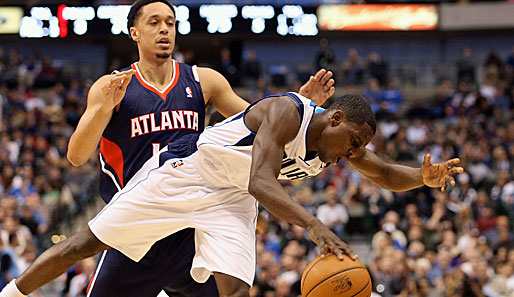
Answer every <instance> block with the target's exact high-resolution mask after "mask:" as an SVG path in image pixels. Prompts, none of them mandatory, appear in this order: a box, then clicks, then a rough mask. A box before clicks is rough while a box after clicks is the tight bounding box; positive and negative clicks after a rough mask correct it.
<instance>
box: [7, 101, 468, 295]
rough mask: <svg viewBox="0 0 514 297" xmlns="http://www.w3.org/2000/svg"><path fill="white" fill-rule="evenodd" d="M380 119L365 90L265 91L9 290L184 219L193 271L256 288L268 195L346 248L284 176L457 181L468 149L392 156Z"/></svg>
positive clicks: (143, 179)
mask: <svg viewBox="0 0 514 297" xmlns="http://www.w3.org/2000/svg"><path fill="white" fill-rule="evenodd" d="M375 129H376V123H375V119H374V116H373V112H372V110H371V107H370V106H369V104H368V103H367V102H366V100H365V99H364V98H363V97H362V96H357V95H345V96H343V97H340V98H338V99H336V100H335V101H334V102H333V103H332V105H331V106H330V107H329V108H328V109H327V110H319V109H318V108H317V107H316V105H315V104H314V103H312V101H310V100H308V99H306V98H304V97H302V96H301V95H298V94H294V93H288V94H285V95H283V96H273V97H269V98H264V99H263V100H260V101H258V102H256V103H254V104H252V105H250V107H248V108H247V109H246V110H245V111H244V112H241V113H239V114H236V115H234V116H232V117H230V118H228V119H226V120H225V121H223V122H221V123H219V124H216V125H215V126H212V127H208V128H206V129H205V131H204V132H202V133H201V134H200V135H194V134H191V135H186V136H184V137H183V138H181V139H180V140H178V141H176V142H175V143H172V144H170V145H168V146H167V147H165V148H163V149H162V150H161V151H160V152H159V153H158V154H156V155H155V156H153V157H152V158H150V160H148V161H147V162H146V163H145V164H144V165H143V167H142V168H141V170H139V171H138V172H137V173H136V174H135V176H134V177H133V178H132V179H131V180H130V181H129V182H128V183H127V185H126V186H125V187H124V188H123V189H122V190H121V191H119V192H118V193H116V194H115V195H114V197H113V199H112V200H111V202H110V203H109V204H108V205H106V206H105V207H104V209H103V210H102V211H100V213H99V214H98V215H97V216H96V217H95V218H94V219H92V220H91V221H90V222H89V228H87V229H86V230H84V231H82V232H79V233H78V234H76V235H74V236H72V237H70V239H68V240H65V241H64V242H62V243H59V244H57V245H55V246H53V247H51V248H50V249H49V250H47V251H46V252H44V253H43V254H42V255H41V256H40V257H39V258H38V259H36V261H35V262H34V264H33V265H32V266H31V267H29V268H28V269H27V271H26V272H25V273H24V274H22V275H21V276H20V277H19V278H18V279H17V280H16V281H15V282H11V283H9V285H8V286H7V287H6V289H4V291H2V292H1V293H0V297H18V296H25V295H23V294H29V293H30V292H32V291H33V290H35V289H37V288H38V287H39V286H41V285H43V284H45V283H47V282H49V281H50V280H52V279H53V278H55V277H58V276H59V275H60V274H61V273H63V272H65V271H66V270H67V269H68V268H69V266H71V265H72V264H73V263H74V262H75V261H78V260H80V259H82V258H86V257H90V256H91V255H94V254H95V253H97V252H99V251H102V250H105V249H109V248H111V247H113V248H115V249H117V250H119V251H120V252H122V253H123V254H124V255H126V256H128V257H129V258H131V259H132V260H134V261H140V260H141V259H142V258H143V257H144V255H145V254H146V253H147V252H148V251H149V250H150V248H151V247H152V245H153V244H154V243H155V242H157V241H158V240H160V239H161V238H164V237H166V236H168V235H169V234H172V233H175V232H177V231H179V230H182V229H184V228H188V227H193V228H195V229H196V234H195V241H196V252H195V256H194V259H193V265H192V268H191V271H190V273H191V275H192V277H193V278H194V279H195V280H196V281H197V282H205V281H206V280H207V279H208V278H209V276H210V275H211V274H214V278H215V280H216V283H217V286H218V291H219V294H220V296H222V297H225V296H231V297H236V296H237V297H243V296H244V297H248V296H249V288H250V286H251V285H252V283H253V278H254V274H255V255H256V252H255V224H256V217H257V211H258V203H261V205H262V206H264V207H265V208H266V209H267V210H268V211H270V212H271V213H272V214H273V215H275V216H276V217H278V218H280V219H283V220H286V221H287V222H289V223H291V224H296V225H298V226H301V227H303V228H306V229H307V230H308V231H309V235H310V237H311V238H312V240H313V241H314V242H315V243H316V244H318V245H319V246H321V247H322V250H323V251H325V250H329V251H331V252H333V253H335V254H336V255H337V256H338V257H340V258H342V255H343V253H348V254H350V256H351V257H353V258H355V257H356V255H355V254H353V252H352V251H351V250H349V248H348V247H347V245H346V244H345V243H344V242H342V241H341V240H340V239H339V238H338V237H337V236H336V235H335V234H334V233H332V232H331V231H330V229H329V228H328V227H327V226H325V225H323V224H322V223H321V222H320V221H319V220H318V219H317V218H316V217H314V216H312V215H311V214H309V212H307V211H306V210H305V209H304V208H303V207H302V206H301V205H300V204H299V203H297V202H295V201H294V200H292V199H291V198H290V197H289V196H288V194H287V193H286V191H285V190H284V189H283V188H282V187H281V185H280V183H279V179H300V178H304V177H308V176H314V175H316V174H318V173H319V172H321V171H322V170H323V168H324V167H326V166H327V165H328V164H329V163H338V162H339V161H340V160H345V161H347V162H349V164H351V165H352V166H353V167H354V168H355V169H357V170H358V171H359V172H360V173H362V174H363V175H364V176H365V177H367V178H369V179H370V180H372V181H373V182H374V183H376V184H378V185H380V186H381V187H384V188H386V189H389V190H393V191H406V190H410V189H413V188H417V187H421V186H423V185H427V186H431V187H442V190H444V189H445V187H446V184H447V183H450V184H452V185H453V184H455V181H454V179H453V177H452V174H455V173H459V172H463V169H462V168H461V167H453V165H456V164H458V163H459V159H452V160H449V161H447V162H444V163H440V164H432V163H431V162H430V155H427V156H425V160H424V162H423V165H422V167H421V168H412V167H406V166H402V165H393V164H387V163H385V162H383V161H382V160H381V159H379V158H378V157H377V156H376V155H375V154H374V153H373V152H371V151H370V150H368V149H366V148H365V146H366V145H367V144H368V143H369V141H370V140H371V138H372V137H373V135H374V133H375Z"/></svg>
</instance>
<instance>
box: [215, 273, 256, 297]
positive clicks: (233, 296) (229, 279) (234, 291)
mask: <svg viewBox="0 0 514 297" xmlns="http://www.w3.org/2000/svg"><path fill="white" fill-rule="evenodd" d="M214 279H215V280H216V284H217V286H218V291H219V293H220V297H248V296H250V286H249V285H248V284H247V283H245V282H244V281H242V280H240V279H238V278H236V277H233V276H231V275H228V274H224V273H221V272H214Z"/></svg>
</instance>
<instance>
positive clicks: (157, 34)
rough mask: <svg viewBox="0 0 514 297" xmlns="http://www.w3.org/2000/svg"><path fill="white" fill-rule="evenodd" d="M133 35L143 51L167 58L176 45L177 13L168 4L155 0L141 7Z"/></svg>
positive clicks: (132, 30)
mask: <svg viewBox="0 0 514 297" xmlns="http://www.w3.org/2000/svg"><path fill="white" fill-rule="evenodd" d="M131 36H132V39H134V40H135V41H136V42H137V44H138V47H139V48H140V50H141V51H142V52H143V53H150V54H152V53H153V54H155V56H156V57H157V58H162V59H167V58H169V57H170V56H171V53H172V51H173V47H174V46H175V15H174V14H173V11H172V10H171V8H169V7H168V5H166V4H164V3H161V2H155V3H150V4H148V5H145V6H144V7H143V8H141V15H140V16H139V17H138V19H137V21H136V23H135V25H134V27H132V28H131Z"/></svg>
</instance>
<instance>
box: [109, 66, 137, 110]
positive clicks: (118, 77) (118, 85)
mask: <svg viewBox="0 0 514 297" xmlns="http://www.w3.org/2000/svg"><path fill="white" fill-rule="evenodd" d="M134 73H135V71H134V70H133V69H129V70H125V71H122V72H118V73H116V74H112V75H111V77H110V78H109V80H108V81H107V83H106V84H105V85H104V86H103V87H102V93H103V98H104V103H103V104H102V107H101V109H102V111H103V112H105V113H107V112H110V111H112V110H113V109H114V108H115V107H116V106H117V105H118V104H120V102H121V100H122V99H123V97H124V96H125V92H126V91H127V86H128V84H129V83H130V80H131V79H132V75H133V74H134Z"/></svg>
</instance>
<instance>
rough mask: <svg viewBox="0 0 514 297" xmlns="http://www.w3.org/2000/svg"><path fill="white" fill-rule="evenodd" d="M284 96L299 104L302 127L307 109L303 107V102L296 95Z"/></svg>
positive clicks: (288, 94)
mask: <svg viewBox="0 0 514 297" xmlns="http://www.w3.org/2000/svg"><path fill="white" fill-rule="evenodd" d="M284 95H285V96H287V97H289V98H292V99H293V100H294V101H296V104H298V111H299V112H300V125H301V123H302V119H303V113H304V109H305V107H304V106H303V102H302V100H300V98H298V97H297V96H296V95H295V94H292V93H286V94H284Z"/></svg>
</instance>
